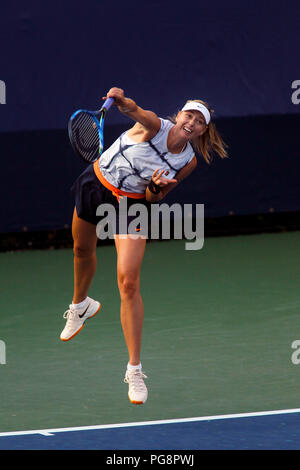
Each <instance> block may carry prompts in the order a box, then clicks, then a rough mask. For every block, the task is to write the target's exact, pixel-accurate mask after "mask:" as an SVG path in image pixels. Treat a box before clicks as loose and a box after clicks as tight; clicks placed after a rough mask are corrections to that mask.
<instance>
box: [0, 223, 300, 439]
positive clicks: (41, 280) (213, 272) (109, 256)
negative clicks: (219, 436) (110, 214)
mask: <svg viewBox="0 0 300 470" xmlns="http://www.w3.org/2000/svg"><path fill="white" fill-rule="evenodd" d="M97 255H98V270H97V274H96V276H95V279H94V281H93V285H92V288H91V290H90V296H91V297H93V298H96V299H98V300H100V301H101V302H102V310H101V312H100V313H99V314H98V316H96V317H95V318H93V319H90V321H88V322H87V324H86V326H85V327H84V328H83V330H82V331H81V332H80V333H79V335H78V336H76V337H75V338H74V339H73V340H71V341H70V342H68V343H63V342H61V341H60V339H59V335H60V332H61V330H62V329H63V327H64V323H65V320H64V319H63V318H62V315H63V313H64V311H65V310H67V308H68V304H69V303H70V302H71V299H72V291H73V254H72V250H71V249H61V250H48V251H26V252H14V253H2V254H0V269H1V272H0V282H1V317H0V339H1V340H2V341H4V343H5V345H6V364H0V383H1V385H0V423H1V424H0V431H1V432H4V431H18V430H32V429H47V428H57V427H73V426H88V425H101V424H112V423H126V422H136V421H146V420H160V419H173V418H186V417H198V416H210V415H218V414H229V413H244V412H254V411H267V410H279V409H289V408H299V405H300V392H299V391H300V364H299V365H296V364H293V362H292V360H291V356H292V353H293V349H292V347H291V344H292V342H293V341H294V340H297V339H298V340H300V289H299V279H300V232H289V233H279V234H261V235H251V236H246V235H245V236H236V237H224V238H208V239H206V240H205V243H204V247H203V249H202V250H199V251H187V250H185V242H184V241H165V242H151V243H148V246H147V249H146V254H145V258H144V262H143V267H142V279H141V289H142V295H143V300H144V307H145V321H144V332H143V353H142V363H143V369H144V372H145V373H146V374H147V375H148V379H147V381H146V383H147V386H148V389H149V398H148V401H147V403H146V404H145V405H142V406H134V405H131V404H130V402H129V400H128V397H127V385H126V384H124V383H123V378H124V372H125V367H126V364H127V351H126V347H125V343H124V339H123V334H122V330H121V326H120V320H119V302H120V300H119V294H118V290H117V284H116V253H115V248H114V246H109V245H106V246H104V247H99V248H98V249H97Z"/></svg>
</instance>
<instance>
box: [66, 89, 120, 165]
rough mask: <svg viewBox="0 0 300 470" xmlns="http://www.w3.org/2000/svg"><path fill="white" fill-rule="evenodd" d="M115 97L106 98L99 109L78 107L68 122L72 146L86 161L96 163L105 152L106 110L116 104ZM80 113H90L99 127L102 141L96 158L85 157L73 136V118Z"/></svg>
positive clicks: (100, 140)
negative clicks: (92, 109) (90, 109)
mask: <svg viewBox="0 0 300 470" xmlns="http://www.w3.org/2000/svg"><path fill="white" fill-rule="evenodd" d="M114 101H115V100H114V99H113V98H107V100H105V102H104V103H103V105H102V106H101V108H100V109H99V110H97V111H89V110H87V109H78V110H77V111H75V112H74V113H73V114H72V116H71V117H70V119H69V122H68V134H69V139H70V142H71V145H72V148H73V150H74V152H75V153H76V154H77V155H78V156H79V157H81V158H82V159H83V160H84V161H85V162H86V163H94V162H95V161H97V160H98V158H99V157H100V155H101V154H102V152H103V148H104V138H103V127H104V118H105V114H106V112H107V111H108V110H109V108H111V106H112V105H113V104H114ZM79 113H86V114H88V115H89V116H90V117H91V118H92V119H93V121H94V123H95V125H96V127H97V131H98V135H99V142H100V145H99V151H98V156H97V158H95V159H94V160H88V159H87V158H85V157H84V156H83V155H82V154H81V153H80V151H79V150H78V148H77V145H76V143H75V139H74V138H73V131H72V122H73V120H74V119H75V117H76V116H77V115H78V114H79Z"/></svg>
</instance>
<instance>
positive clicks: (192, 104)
mask: <svg viewBox="0 0 300 470" xmlns="http://www.w3.org/2000/svg"><path fill="white" fill-rule="evenodd" d="M181 111H199V112H200V113H202V114H203V116H204V119H205V122H206V124H207V125H208V124H209V121H210V112H209V111H208V109H207V108H206V107H205V106H204V104H201V103H198V102H197V101H189V102H188V103H186V104H185V105H184V106H183V108H182V110H181Z"/></svg>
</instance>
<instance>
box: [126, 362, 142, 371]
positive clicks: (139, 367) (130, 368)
mask: <svg viewBox="0 0 300 470" xmlns="http://www.w3.org/2000/svg"><path fill="white" fill-rule="evenodd" d="M141 369H142V364H141V363H139V364H137V365H136V366H133V365H132V364H129V362H128V364H127V370H141Z"/></svg>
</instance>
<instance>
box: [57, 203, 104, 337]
mask: <svg viewBox="0 0 300 470" xmlns="http://www.w3.org/2000/svg"><path fill="white" fill-rule="evenodd" d="M72 235H73V241H74V248H73V251H74V295H73V302H72V304H71V305H70V306H69V309H68V310H67V311H66V312H65V313H64V318H65V319H66V320H67V322H66V325H65V328H64V329H63V331H62V333H61V335H60V339H61V340H62V341H69V340H70V339H72V338H73V337H74V336H75V335H77V333H79V331H80V330H81V329H82V328H83V326H84V323H85V321H86V320H87V319H88V318H91V317H93V316H94V315H96V313H98V312H99V310H100V308H101V304H100V303H99V302H97V301H96V300H93V299H91V298H90V297H88V290H89V287H90V285H91V282H92V279H93V277H94V274H95V271H96V265H97V258H96V246H97V235H96V227H95V225H93V224H90V223H89V222H86V221H85V220H83V219H80V218H79V217H78V216H77V212H76V208H75V209H74V214H73V223H72Z"/></svg>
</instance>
